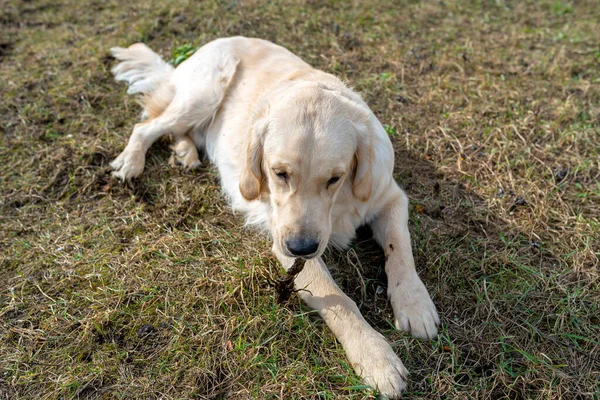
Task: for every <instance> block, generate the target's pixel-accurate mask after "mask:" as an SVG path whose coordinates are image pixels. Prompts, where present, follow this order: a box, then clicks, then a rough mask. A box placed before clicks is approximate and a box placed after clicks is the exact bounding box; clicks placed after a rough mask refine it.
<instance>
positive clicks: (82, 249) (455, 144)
mask: <svg viewBox="0 0 600 400" xmlns="http://www.w3.org/2000/svg"><path fill="white" fill-rule="evenodd" d="M0 6H1V7H0V10H1V11H0V24H1V25H0V92H1V99H0V133H1V136H0V245H1V251H0V399H17V398H22V399H78V398H102V399H113V398H115V399H124V398H140V399H154V398H156V399H158V398H161V399H183V398H199V399H225V398H227V399H249V398H260V399H301V398H306V399H340V398H353V399H364V398H373V397H374V396H376V394H375V393H374V392H373V391H372V390H370V389H369V388H365V387H364V386H362V385H361V382H360V379H359V378H358V377H357V376H356V375H355V374H354V373H353V372H352V368H351V367H350V366H349V365H348V363H347V361H346V359H345V356H344V352H343V350H342V348H341V346H340V345H339V344H338V343H337V342H336V341H335V338H334V337H333V335H332V334H331V333H330V332H329V330H328V329H327V327H326V326H325V325H324V324H323V323H322V322H320V321H318V320H316V318H314V313H313V312H311V311H310V310H308V309H307V308H306V307H305V306H303V305H302V304H300V302H299V301H298V299H297V298H296V297H293V298H292V301H291V302H290V303H288V304H287V305H279V304H277V302H276V299H275V295H274V292H273V289H272V288H271V287H270V286H269V283H268V282H269V279H270V278H274V277H276V276H277V275H278V274H279V273H280V270H279V266H278V264H277V262H276V260H275V258H274V256H272V255H271V253H270V244H269V242H268V240H267V239H266V238H264V237H263V236H260V235H258V234H257V233H255V232H252V231H249V230H246V229H244V228H242V226H241V222H242V220H241V218H240V216H239V215H234V214H232V212H231V211H230V210H229V209H228V207H227V204H226V201H225V200H224V199H223V198H222V197H221V195H220V190H219V183H218V178H217V175H216V173H215V170H214V169H213V168H212V167H211V166H210V165H208V164H207V163H205V164H203V166H202V167H201V168H200V169H199V170H198V171H195V172H191V173H187V172H184V171H181V170H179V169H177V168H173V167H171V166H169V157H170V150H169V145H168V142H167V141H162V142H159V143H157V144H156V145H155V146H153V148H152V149H151V150H150V152H149V156H148V159H147V162H146V171H145V173H144V175H143V177H142V178H141V179H140V180H139V181H136V182H133V183H132V184H129V185H124V184H120V183H118V182H116V181H115V180H114V179H113V178H111V176H110V172H109V169H108V162H109V161H110V160H111V159H112V158H114V157H116V155H117V154H118V153H119V152H120V150H121V149H122V148H123V147H124V145H125V142H126V139H127V137H128V136H129V134H130V132H131V130H132V128H133V125H134V123H135V121H136V119H137V118H138V116H139V112H140V109H139V107H138V105H137V104H136V101H135V99H133V98H131V97H127V96H126V94H125V87H124V85H121V84H117V83H115V82H114V81H113V79H112V77H111V75H110V68H111V66H112V65H114V62H113V60H111V58H110V57H109V55H108V49H109V48H110V47H112V46H116V45H120V46H125V45H129V44H131V43H134V42H138V41H143V42H145V43H147V44H148V45H149V46H150V47H152V48H153V49H155V50H156V51H158V52H159V53H161V54H162V55H163V56H165V58H167V59H171V58H172V57H173V54H174V50H175V49H177V48H180V49H181V46H184V45H187V46H188V48H195V47H197V46H200V45H202V44H203V43H206V42H208V41H210V40H212V39H214V38H217V37H221V36H231V35H246V36H257V37H261V38H265V39H270V40H273V41H275V42H277V43H279V44H281V45H284V46H286V47H287V48H289V49H291V50H292V51H294V52H295V53H296V54H298V55H300V56H301V57H303V58H304V59H305V60H307V61H308V62H309V63H311V64H312V65H314V66H316V67H318V68H321V69H323V70H325V71H328V72H332V73H334V74H336V75H338V76H340V77H342V78H343V79H344V80H346V81H347V82H348V83H349V84H350V85H351V86H353V87H354V88H355V89H356V90H357V91H359V92H360V93H362V95H363V96H364V98H365V99H366V101H367V102H368V103H369V104H370V105H371V107H372V109H373V110H374V112H375V113H376V114H377V116H378V117H379V118H380V120H381V121H382V123H384V124H386V129H387V130H388V133H389V134H390V137H391V139H392V141H393V143H394V147H395V149H396V173H397V175H396V177H397V180H398V182H399V183H401V185H402V186H403V187H404V188H405V189H406V191H407V193H408V195H409V197H410V199H411V222H410V229H411V232H412V235H413V243H414V254H415V259H416V263H417V268H418V270H419V272H420V275H421V277H422V279H423V281H424V282H425V284H426V286H427V287H428V288H429V290H430V293H431V295H432V298H433V300H434V302H435V303H436V305H437V307H438V310H439V311H440V316H441V319H442V327H441V333H440V336H439V339H438V340H437V341H422V340H417V339H413V338H410V337H408V336H407V335H405V334H403V333H400V332H397V331H396V330H395V329H393V327H392V325H391V324H390V320H391V316H392V310H391V306H390V305H389V304H388V303H387V301H386V296H385V287H386V281H385V273H384V271H383V262H384V260H383V254H382V251H381V250H380V249H379V248H378V247H377V246H376V245H374V242H373V241H372V239H371V238H370V233H369V232H368V230H361V231H360V233H359V236H358V239H357V241H356V243H355V245H354V246H353V248H352V249H351V250H350V251H348V252H337V251H330V252H328V253H327V254H326V258H327V261H328V265H329V266H330V269H331V271H332V273H333V275H334V277H335V278H336V280H337V282H338V283H339V284H340V285H341V286H342V288H343V289H344V290H345V291H346V293H348V294H349V295H350V296H351V297H352V298H353V299H354V300H355V301H356V302H357V304H358V305H359V308H360V309H361V311H362V313H363V314H364V315H365V318H366V319H367V320H368V321H369V322H370V323H371V324H372V325H373V326H375V327H376V329H378V330H379V331H380V332H382V333H383V334H384V335H385V336H386V337H387V338H388V339H389V340H390V341H391V342H392V343H393V347H394V349H395V350H396V351H397V353H398V354H399V355H400V356H401V358H402V360H403V361H404V363H405V365H406V366H407V368H408V369H409V370H410V371H411V375H410V378H409V379H410V381H409V388H408V392H407V394H406V398H411V399H435V398H438V399H454V398H456V399H459V398H460V399H466V398H477V399H502V398H510V399H559V398H564V399H599V398H600V383H599V382H600V306H599V304H600V283H599V282H600V281H599V267H600V265H599V264H600V262H599V256H600V253H599V252H600V151H599V149H600V3H598V2H597V1H596V0H588V1H577V2H575V1H574V2H563V1H548V0H545V1H537V2H535V1H527V2H519V1H503V0H495V1H491V0H481V1H453V0H444V1H426V2H423V3H417V2H395V1H394V2H386V1H375V0H366V1H362V2H358V1H356V2H344V1H333V0H330V1H322V2H321V1H311V0H307V1H301V2H296V1H276V2H270V3H266V2H258V1H241V0H240V1H237V0H231V1H230V0H224V1H218V2H197V3H192V2H188V1H184V0H181V1H178V0H174V1H170V0H169V1H149V0H141V1H138V0H131V1H125V2H123V1H120V2H117V1H114V0H91V1H75V0H28V1H25V0H23V1H17V0H12V1H11V0H9V1H6V0H0Z"/></svg>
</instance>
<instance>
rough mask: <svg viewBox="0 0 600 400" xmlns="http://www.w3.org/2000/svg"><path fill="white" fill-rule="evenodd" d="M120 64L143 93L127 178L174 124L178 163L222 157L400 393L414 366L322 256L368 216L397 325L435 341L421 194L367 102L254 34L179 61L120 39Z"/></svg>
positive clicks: (351, 336)
mask: <svg viewBox="0 0 600 400" xmlns="http://www.w3.org/2000/svg"><path fill="white" fill-rule="evenodd" d="M111 52H112V54H113V56H114V57H115V58H116V59H117V60H118V61H120V63H119V64H117V65H116V66H115V67H114V68H113V69H112V72H113V74H114V76H115V79H116V80H117V81H125V82H126V83H127V84H128V85H129V88H128V91H127V93H129V94H136V93H138V94H141V96H142V97H141V103H142V105H143V108H144V111H143V114H142V119H143V120H142V122H140V123H138V124H137V125H135V127H134V129H133V133H132V134H131V136H130V138H129V142H128V143H127V146H126V147H125V149H124V150H123V152H122V153H121V154H120V155H119V156H118V157H117V158H116V159H115V160H114V161H113V162H112V163H111V164H110V165H111V167H112V168H113V170H114V171H113V174H114V175H115V176H116V177H118V178H119V179H122V180H130V179H132V178H136V177H138V176H139V175H140V174H142V172H143V170H144V162H145V155H146V152H147V150H148V148H149V147H150V146H151V145H152V143H153V142H155V141H156V140H157V139H158V138H160V137H161V136H163V135H167V134H170V135H172V137H173V139H174V144H173V150H174V157H175V158H176V160H177V162H178V163H179V164H181V165H182V166H183V167H185V168H187V169H193V168H196V167H198V166H199V165H200V159H199V155H198V154H199V153H198V151H199V150H200V151H202V152H203V153H204V154H205V155H206V156H207V157H208V159H209V160H210V161H211V162H212V163H213V164H214V165H215V166H216V167H217V169H218V171H219V175H220V182H221V185H222V188H223V191H224V193H225V195H226V197H227V198H228V199H229V201H230V202H231V206H232V208H233V209H234V210H239V211H241V212H243V214H244V215H245V218H246V222H247V223H248V224H249V225H253V226H256V227H258V228H260V229H264V230H265V231H267V232H268V233H269V234H270V235H271V237H272V238H273V252H274V253H275V255H276V256H277V258H278V260H279V261H280V262H281V263H282V265H283V266H284V268H285V269H286V270H287V269H288V268H290V267H291V266H292V264H293V262H294V260H295V259H296V258H298V257H302V258H304V259H305V260H307V261H306V264H305V267H304V269H303V271H302V272H301V273H300V274H299V275H298V276H297V277H296V279H295V282H294V284H295V286H296V288H297V289H303V290H300V291H299V292H298V295H299V296H300V297H301V298H302V299H303V300H304V301H305V302H306V304H308V306H309V307H311V308H313V309H315V310H316V311H318V313H319V314H320V316H321V317H322V319H323V320H324V321H325V322H326V323H327V325H328V326H329V328H330V329H331V330H332V331H333V333H334V334H335V336H336V338H337V339H338V340H339V342H340V343H341V344H342V346H343V348H344V350H345V352H346V355H347V357H348V359H349V361H350V362H351V364H352V366H353V368H354V370H355V371H356V373H357V374H358V375H360V376H361V377H362V378H363V380H364V382H365V383H366V384H368V385H370V386H372V387H374V388H376V389H377V390H378V391H379V392H380V393H382V394H384V395H387V396H388V397H389V398H396V397H398V396H399V395H400V393H401V392H402V391H403V390H404V389H405V388H406V380H407V374H408V372H407V370H406V368H405V367H404V365H403V364H402V362H401V361H400V359H399V358H398V356H397V355H396V354H395V353H394V351H393V350H392V347H391V346H390V344H389V343H388V342H387V341H386V339H385V338H384V337H383V336H382V335H381V334H380V333H378V332H377V331H375V330H374V329H373V328H372V327H371V326H370V325H369V324H368V323H367V322H366V321H365V319H364V318H363V317H362V315H361V314H360V312H359V310H358V308H357V306H356V304H355V303H354V302H353V301H352V300H351V299H350V298H349V297H348V296H346V295H345V294H344V293H343V292H342V291H341V290H340V288H339V287H338V286H337V285H336V283H335V282H334V280H333V279H332V277H331V275H330V274H329V272H328V269H327V266H326V265H325V263H324V262H323V260H322V258H321V255H322V253H323V251H324V250H325V248H326V247H327V246H328V244H331V245H333V246H336V247H338V248H341V249H344V248H346V247H347V246H348V245H349V243H350V242H351V240H352V239H353V238H354V236H355V232H356V229H357V228H358V227H359V226H361V225H364V224H369V225H370V226H371V229H372V231H373V234H374V237H375V240H376V241H377V242H378V243H379V244H380V245H381V246H382V248H383V249H384V252H385V259H386V262H385V271H386V273H387V277H388V290H387V293H388V297H389V299H390V302H391V304H392V308H393V312H394V324H395V326H396V328H397V329H400V330H403V331H406V332H409V333H411V334H412V335H413V336H415V337H418V338H429V339H433V338H435V337H436V336H437V330H438V326H439V323H440V320H439V317H438V314H437V310H436V308H435V305H434V304H433V302H432V300H431V298H430V296H429V294H428V292H427V289H426V288H425V285H423V283H422V281H421V279H420V278H419V277H418V275H417V272H416V270H415V264H414V260H413V255H412V250H411V242H410V234H409V230H408V199H407V197H406V195H405V193H404V192H403V191H402V190H401V189H400V187H399V186H398V185H397V183H396V182H395V181H394V179H393V175H392V172H393V167H394V150H393V148H392V143H391V141H390V139H389V137H388V135H387V134H386V131H385V130H384V128H383V126H382V125H381V123H380V122H379V120H378V119H377V117H376V116H375V115H374V114H373V112H372V111H371V110H370V109H369V107H368V106H367V104H366V103H365V102H364V101H363V100H362V98H361V97H360V96H359V95H358V94H356V93H355V92H353V91H352V90H350V89H349V88H348V87H347V86H346V85H345V84H344V83H342V81H340V80H339V79H337V78H336V77H334V76H333V75H330V74H327V73H325V72H322V71H320V70H317V69H315V68H313V67H311V66H310V65H309V64H307V63H305V62H304V61H303V60H301V59H300V58H299V57H297V56H296V55H294V54H293V53H291V52H290V51H288V50H287V49H285V48H283V47H281V46H278V45H276V44H273V43H271V42H268V41H265V40H261V39H252V38H244V37H232V38H222V39H217V40H214V41H212V42H210V43H208V44H206V45H204V46H203V47H201V48H200V49H198V50H197V51H196V52H195V53H194V54H193V55H192V56H191V57H190V58H189V59H187V60H186V61H184V62H183V63H181V64H180V65H179V66H178V67H177V68H173V67H172V66H171V65H170V64H168V63H166V62H165V61H163V60H162V59H161V57H160V56H159V55H157V54H156V53H155V52H153V51H152V50H150V48H148V47H147V46H146V45H144V44H142V43H137V44H134V45H132V46H130V47H129V48H121V47H115V48H113V49H111Z"/></svg>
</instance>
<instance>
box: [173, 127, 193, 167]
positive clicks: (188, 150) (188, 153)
mask: <svg viewBox="0 0 600 400" xmlns="http://www.w3.org/2000/svg"><path fill="white" fill-rule="evenodd" d="M171 149H172V150H173V155H172V156H171V160H170V163H171V165H172V166H175V165H181V166H183V167H184V168H185V169H186V170H188V171H189V170H192V169H196V168H198V167H199V166H200V159H199V158H198V149H197V148H196V144H195V143H194V142H193V141H192V139H191V138H190V136H189V135H187V134H186V135H182V136H177V137H176V138H175V143H174V144H173V146H171Z"/></svg>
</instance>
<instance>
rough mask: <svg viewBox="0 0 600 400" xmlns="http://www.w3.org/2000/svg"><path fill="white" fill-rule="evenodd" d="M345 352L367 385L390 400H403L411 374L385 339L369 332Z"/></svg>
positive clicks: (346, 347)
mask: <svg viewBox="0 0 600 400" xmlns="http://www.w3.org/2000/svg"><path fill="white" fill-rule="evenodd" d="M344 348H345V350H346V354H347V355H348V359H349V360H350V362H351V363H352V367H353V368H354V370H355V371H356V373H357V374H358V375H360V376H361V377H362V378H363V381H364V382H365V383H366V384H367V385H369V386H371V387H373V388H375V389H376V390H377V391H379V392H380V393H381V394H383V395H386V396H387V397H388V398H390V399H396V398H398V397H400V395H401V393H402V392H403V391H404V390H405V389H406V379H407V376H408V371H407V370H406V368H405V367H404V365H403V364H402V361H400V358H399V357H398V356H397V355H396V353H394V350H392V347H391V346H390V345H389V343H388V342H387V341H386V340H385V339H384V338H383V336H381V335H380V334H379V333H377V332H376V331H374V330H372V329H369V331H367V332H364V333H363V334H362V335H359V336H358V337H357V338H356V339H355V340H354V341H353V342H352V343H351V344H350V345H349V346H344Z"/></svg>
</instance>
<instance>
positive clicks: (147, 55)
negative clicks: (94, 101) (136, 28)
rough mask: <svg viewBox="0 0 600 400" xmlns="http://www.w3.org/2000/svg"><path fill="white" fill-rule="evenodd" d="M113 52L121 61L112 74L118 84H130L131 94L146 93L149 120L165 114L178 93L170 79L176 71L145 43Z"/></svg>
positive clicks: (120, 48) (114, 48)
mask: <svg viewBox="0 0 600 400" xmlns="http://www.w3.org/2000/svg"><path fill="white" fill-rule="evenodd" d="M110 52H111V53H112V55H113V57H114V58H116V59H117V60H119V61H120V63H119V64H117V65H116V66H115V67H114V68H113V69H112V71H111V72H112V73H113V75H114V76H115V79H116V80H117V81H124V82H127V84H128V85H129V88H128V89H127V93H128V94H135V93H140V94H142V99H141V103H142V106H143V107H144V114H145V117H148V116H149V117H155V116H157V115H159V114H160V113H162V112H163V111H164V110H165V109H166V108H167V106H168V105H169V104H170V103H171V100H173V96H174V94H175V90H174V87H173V85H172V84H171V79H170V78H171V74H172V73H173V71H174V68H173V67H172V66H171V65H169V64H168V63H166V62H165V61H164V60H163V59H162V58H161V57H160V56H159V55H158V54H156V53H155V52H153V51H152V50H150V48H149V47H148V46H146V45H145V44H143V43H136V44H132V45H131V46H129V47H128V48H126V49H125V48H123V47H113V48H112V49H110Z"/></svg>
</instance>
